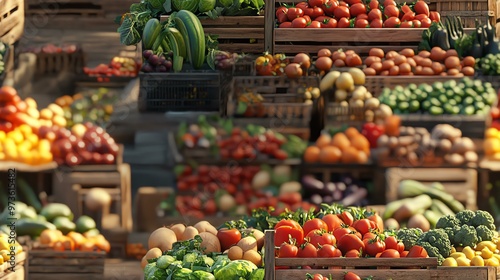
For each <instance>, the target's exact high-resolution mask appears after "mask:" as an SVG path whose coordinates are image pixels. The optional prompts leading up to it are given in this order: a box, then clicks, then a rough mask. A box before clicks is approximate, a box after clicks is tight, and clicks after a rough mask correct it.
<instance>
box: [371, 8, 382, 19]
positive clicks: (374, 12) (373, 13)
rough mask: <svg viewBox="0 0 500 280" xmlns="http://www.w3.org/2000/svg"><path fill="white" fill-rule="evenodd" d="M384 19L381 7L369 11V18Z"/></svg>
mask: <svg viewBox="0 0 500 280" xmlns="http://www.w3.org/2000/svg"><path fill="white" fill-rule="evenodd" d="M374 19H382V11H380V9H373V10H371V11H370V12H369V13H368V20H369V21H372V20H374Z"/></svg>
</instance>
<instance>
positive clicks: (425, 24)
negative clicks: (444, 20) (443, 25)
mask: <svg viewBox="0 0 500 280" xmlns="http://www.w3.org/2000/svg"><path fill="white" fill-rule="evenodd" d="M420 22H421V23H422V25H421V27H422V28H429V27H430V26H431V24H432V20H431V19H430V18H428V17H426V18H424V19H422V20H420Z"/></svg>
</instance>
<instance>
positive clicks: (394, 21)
mask: <svg viewBox="0 0 500 280" xmlns="http://www.w3.org/2000/svg"><path fill="white" fill-rule="evenodd" d="M400 24H401V21H400V20H399V18H398V17H390V18H388V19H387V20H386V21H384V27H387V28H396V27H398V26H399V25H400Z"/></svg>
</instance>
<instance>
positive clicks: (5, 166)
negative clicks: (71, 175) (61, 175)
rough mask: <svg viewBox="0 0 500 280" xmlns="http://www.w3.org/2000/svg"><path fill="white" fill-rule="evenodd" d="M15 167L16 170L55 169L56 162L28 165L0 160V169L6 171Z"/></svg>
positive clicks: (41, 170) (36, 170) (42, 170)
mask: <svg viewBox="0 0 500 280" xmlns="http://www.w3.org/2000/svg"><path fill="white" fill-rule="evenodd" d="M9 169H15V170H16V171H17V172H44V171H51V170H55V169H57V163H56V162H51V163H45V164H40V165H29V164H26V163H21V162H14V161H0V171H8V170H9Z"/></svg>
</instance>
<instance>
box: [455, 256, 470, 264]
mask: <svg viewBox="0 0 500 280" xmlns="http://www.w3.org/2000/svg"><path fill="white" fill-rule="evenodd" d="M456 261H457V264H458V266H470V260H469V259H468V258H464V257H461V258H458V259H456Z"/></svg>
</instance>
